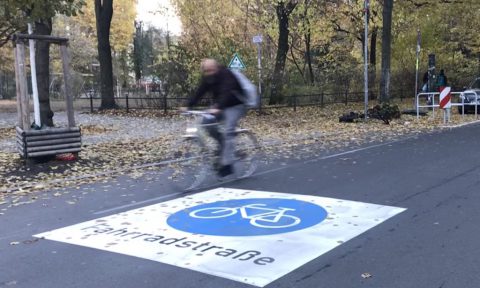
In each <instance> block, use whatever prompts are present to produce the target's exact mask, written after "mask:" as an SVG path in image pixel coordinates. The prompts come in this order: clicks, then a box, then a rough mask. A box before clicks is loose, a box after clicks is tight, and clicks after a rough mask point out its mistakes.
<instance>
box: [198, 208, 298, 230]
mask: <svg viewBox="0 0 480 288" xmlns="http://www.w3.org/2000/svg"><path fill="white" fill-rule="evenodd" d="M266 206H267V205H266V204H261V203H257V204H248V205H244V206H240V207H209V208H201V209H198V210H195V211H192V212H190V214H189V215H190V216H191V217H193V218H200V219H217V218H224V217H229V216H232V215H235V214H237V212H239V211H240V215H241V216H242V218H243V219H249V220H250V224H251V225H253V226H256V227H260V228H286V227H291V226H295V225H297V224H299V223H300V222H301V220H300V218H298V217H295V216H292V215H286V214H285V213H286V212H287V211H295V209H291V208H284V207H278V209H272V208H266ZM255 212H256V213H255ZM280 220H284V221H280ZM285 220H286V221H285ZM282 222H286V223H285V224H281V223H282Z"/></svg>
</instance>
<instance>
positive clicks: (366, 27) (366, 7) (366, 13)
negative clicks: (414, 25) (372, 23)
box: [363, 0, 369, 120]
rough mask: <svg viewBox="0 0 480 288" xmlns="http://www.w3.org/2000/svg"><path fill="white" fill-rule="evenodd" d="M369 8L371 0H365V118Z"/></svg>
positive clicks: (366, 106)
mask: <svg viewBox="0 0 480 288" xmlns="http://www.w3.org/2000/svg"><path fill="white" fill-rule="evenodd" d="M368 9H369V0H365V36H364V43H363V44H364V49H363V50H364V57H363V58H364V61H365V70H364V78H365V83H364V87H365V88H364V90H365V111H364V113H365V114H364V115H365V120H367V113H368V13H369V12H368Z"/></svg>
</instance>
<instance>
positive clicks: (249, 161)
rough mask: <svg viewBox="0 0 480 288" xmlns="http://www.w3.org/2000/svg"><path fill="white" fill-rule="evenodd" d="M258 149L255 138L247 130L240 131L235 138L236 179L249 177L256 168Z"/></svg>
mask: <svg viewBox="0 0 480 288" xmlns="http://www.w3.org/2000/svg"><path fill="white" fill-rule="evenodd" d="M259 153H260V147H259V145H258V141H257V138H256V137H255V135H254V134H253V133H251V132H250V131H247V130H240V131H238V132H237V136H236V137H235V165H234V166H235V173H236V175H237V177H238V178H245V177H249V176H251V175H252V174H253V173H254V172H255V170H256V169H257V166H258V159H259Z"/></svg>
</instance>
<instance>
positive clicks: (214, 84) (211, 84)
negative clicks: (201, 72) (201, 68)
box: [188, 67, 242, 109]
mask: <svg viewBox="0 0 480 288" xmlns="http://www.w3.org/2000/svg"><path fill="white" fill-rule="evenodd" d="M208 92H210V93H211V94H212V97H213V104H214V105H213V106H214V107H215V108H218V109H225V108H228V107H232V106H236V105H239V104H242V102H241V101H240V100H239V99H238V97H237V96H236V94H238V93H240V94H241V93H242V87H240V84H239V83H238V81H237V79H236V78H235V75H233V73H232V72H231V71H230V70H228V69H227V68H225V67H220V69H219V70H218V72H217V73H215V74H213V75H211V76H209V77H208V76H207V77H203V78H202V81H201V83H200V86H199V87H198V89H197V92H196V93H195V95H194V96H193V97H192V98H191V99H190V100H189V102H188V107H192V106H194V105H195V104H197V103H198V101H199V100H200V99H201V98H202V97H203V96H204V95H205V94H206V93H208Z"/></svg>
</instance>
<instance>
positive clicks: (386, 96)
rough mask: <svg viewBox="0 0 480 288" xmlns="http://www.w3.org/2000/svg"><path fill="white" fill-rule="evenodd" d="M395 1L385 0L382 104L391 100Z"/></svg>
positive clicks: (381, 82)
mask: <svg viewBox="0 0 480 288" xmlns="http://www.w3.org/2000/svg"><path fill="white" fill-rule="evenodd" d="M392 11H393V0H384V4H383V29H382V75H381V80H380V102H382V103H383V102H388V101H389V100H390V59H391V56H392V55H391V44H392Z"/></svg>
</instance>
